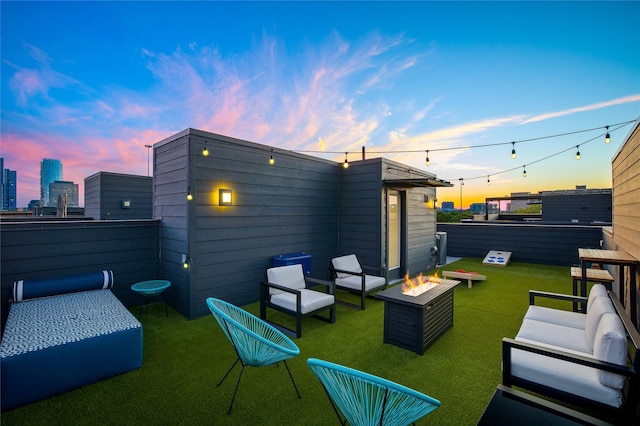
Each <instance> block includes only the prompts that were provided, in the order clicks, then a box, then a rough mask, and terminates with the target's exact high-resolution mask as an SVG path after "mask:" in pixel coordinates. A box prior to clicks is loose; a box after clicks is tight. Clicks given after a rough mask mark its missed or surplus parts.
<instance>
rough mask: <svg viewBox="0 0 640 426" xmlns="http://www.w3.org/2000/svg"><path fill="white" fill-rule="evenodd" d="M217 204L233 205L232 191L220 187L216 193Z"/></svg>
mask: <svg viewBox="0 0 640 426" xmlns="http://www.w3.org/2000/svg"><path fill="white" fill-rule="evenodd" d="M218 195H219V198H218V205H220V206H231V205H233V191H232V190H230V189H221V190H220V191H219V193H218Z"/></svg>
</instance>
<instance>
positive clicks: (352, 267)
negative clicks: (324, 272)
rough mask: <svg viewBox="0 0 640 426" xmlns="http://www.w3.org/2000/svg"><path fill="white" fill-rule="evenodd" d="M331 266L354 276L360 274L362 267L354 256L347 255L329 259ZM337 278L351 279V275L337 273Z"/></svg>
mask: <svg viewBox="0 0 640 426" xmlns="http://www.w3.org/2000/svg"><path fill="white" fill-rule="evenodd" d="M331 264H332V265H333V267H334V268H335V269H341V270H343V271H351V272H355V273H356V274H360V273H362V267H361V266H360V262H358V258H357V257H356V255H355V254H348V255H346V256H341V257H336V258H334V259H331ZM336 275H337V276H338V278H346V277H352V276H353V275H349V274H345V273H342V272H337V273H336Z"/></svg>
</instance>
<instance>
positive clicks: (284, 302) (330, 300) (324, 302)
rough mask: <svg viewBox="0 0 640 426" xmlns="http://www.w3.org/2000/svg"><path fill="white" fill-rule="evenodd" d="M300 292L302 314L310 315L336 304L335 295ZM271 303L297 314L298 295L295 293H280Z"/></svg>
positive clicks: (304, 290)
mask: <svg viewBox="0 0 640 426" xmlns="http://www.w3.org/2000/svg"><path fill="white" fill-rule="evenodd" d="M299 291H300V313H301V314H308V313H309V312H313V311H315V310H318V309H320V308H324V307H327V306H331V305H333V304H334V302H335V299H334V297H333V294H327V293H322V292H320V291H315V290H308V289H301V290H299ZM271 303H273V304H274V305H278V306H281V307H283V308H285V309H288V310H290V311H293V312H296V295H295V294H293V293H286V292H279V293H278V294H274V295H272V296H271Z"/></svg>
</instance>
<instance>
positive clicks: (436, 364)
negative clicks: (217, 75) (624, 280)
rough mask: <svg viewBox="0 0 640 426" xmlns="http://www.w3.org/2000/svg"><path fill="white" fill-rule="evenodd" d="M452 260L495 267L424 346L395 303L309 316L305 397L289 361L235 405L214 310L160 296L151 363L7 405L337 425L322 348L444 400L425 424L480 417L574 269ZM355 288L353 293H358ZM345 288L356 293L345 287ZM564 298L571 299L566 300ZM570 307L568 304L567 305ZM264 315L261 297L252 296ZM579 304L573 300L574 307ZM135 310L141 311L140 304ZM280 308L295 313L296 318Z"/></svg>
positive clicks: (39, 410)
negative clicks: (176, 306)
mask: <svg viewBox="0 0 640 426" xmlns="http://www.w3.org/2000/svg"><path fill="white" fill-rule="evenodd" d="M443 269H453V270H455V269H465V270H467V271H476V272H479V273H481V274H483V275H486V276H487V280H486V281H484V282H480V283H477V284H475V285H474V286H473V288H471V289H469V288H467V286H466V285H459V286H458V287H457V288H456V289H455V292H454V325H453V327H452V328H451V329H449V330H448V331H447V332H446V333H445V334H444V335H443V336H442V337H441V338H440V339H438V340H437V341H436V342H435V343H434V344H433V346H431V347H430V348H429V349H428V350H427V351H426V352H425V354H424V355H422V356H421V355H418V354H416V353H415V352H411V351H408V350H405V349H402V348H398V347H396V346H393V345H389V344H384V343H383V337H382V333H383V314H384V312H383V311H384V308H383V302H382V301H380V300H375V299H370V301H369V302H368V304H367V309H366V310H364V311H357V310H354V309H350V308H348V307H344V306H338V311H337V322H336V323H335V324H328V323H326V322H323V321H317V320H315V319H313V318H308V319H305V321H304V330H305V334H304V337H302V338H300V339H297V340H296V344H297V345H298V346H299V347H300V351H301V353H300V356H298V357H297V358H294V359H292V360H290V361H289V366H290V368H291V370H292V374H293V376H294V378H295V380H296V383H297V384H298V387H299V389H300V393H301V394H302V397H303V399H301V400H299V399H298V398H297V396H296V394H295V392H294V390H293V388H292V386H291V383H290V382H289V380H288V378H287V377H286V371H285V369H284V368H278V367H268V368H262V369H249V370H248V371H247V372H245V378H244V380H243V382H242V383H241V386H240V389H239V393H238V396H237V398H236V402H235V406H234V411H233V413H232V414H231V415H227V414H226V411H227V408H228V403H229V401H230V398H231V394H232V392H233V388H234V386H235V378H236V377H237V374H238V371H237V370H235V371H234V372H233V373H232V377H231V379H232V380H228V381H225V382H224V383H223V385H222V386H221V387H219V388H218V387H216V383H217V382H218V381H219V380H220V379H221V377H222V375H224V373H225V372H226V370H227V369H228V367H229V365H231V363H232V362H233V361H234V360H235V357H236V355H235V353H234V352H233V349H232V347H231V345H230V344H229V343H228V341H227V339H226V337H225V336H224V334H223V333H222V331H221V329H220V327H218V325H217V324H216V322H215V320H214V319H213V317H212V316H206V317H202V318H199V319H196V320H191V321H189V320H187V319H186V318H185V317H183V316H182V315H180V314H179V313H177V312H176V311H171V312H170V316H169V318H167V317H166V316H165V314H164V307H163V306H162V305H157V306H156V307H155V308H156V309H157V310H155V309H154V307H152V308H151V310H150V311H149V313H148V314H147V313H144V314H143V315H142V318H141V321H142V323H143V327H144V363H143V366H142V368H140V369H139V370H135V371H132V372H130V373H126V374H123V375H120V376H116V377H113V378H111V379H107V380H104V381H101V382H99V383H95V384H92V385H89V386H85V387H83V388H80V389H77V390H74V391H71V392H68V393H65V394H63V395H59V396H56V397H53V398H49V399H46V400H43V401H40V402H37V403H34V404H30V405H27V406H24V407H21V408H18V409H15V410H12V411H9V412H5V413H3V414H2V422H3V424H6V425H17V424H45V423H46V424H86V423H87V422H88V421H89V419H90V420H91V422H92V423H96V424H143V423H144V424H305V425H312V424H317V425H326V424H336V418H335V414H334V412H333V410H332V408H331V405H330V403H329V401H328V399H327V397H326V396H325V394H324V391H323V390H322V387H321V385H320V383H319V382H318V381H317V379H316V378H315V377H314V376H313V375H312V373H311V371H310V370H309V368H308V367H307V365H306V360H307V358H311V357H314V358H319V359H324V360H327V361H332V362H336V363H339V364H342V365H345V366H348V367H352V368H355V369H359V370H362V371H365V372H368V373H372V374H374V375H378V376H381V377H384V378H387V379H389V380H392V381H395V382H398V383H400V384H403V385H405V386H408V387H410V388H413V389H415V390H417V391H419V392H422V393H425V394H427V395H430V396H432V397H434V398H436V399H439V400H440V401H441V402H442V406H441V407H440V408H439V409H437V410H436V411H435V412H433V413H431V414H429V415H428V416H427V417H425V418H424V419H423V420H422V421H420V422H418V424H439V425H463V424H464V425H468V424H475V423H476V422H477V421H478V419H479V418H480V417H481V415H482V413H483V411H484V408H485V407H486V405H487V403H488V402H489V400H490V399H491V396H492V394H493V392H494V390H495V388H496V386H497V385H498V384H499V383H501V367H500V363H501V339H502V338H503V337H514V336H515V333H516V332H517V330H518V327H519V326H520V323H521V321H522V318H523V315H524V313H525V311H526V309H527V306H528V290H529V289H538V290H544V291H553V292H561V293H570V292H571V277H570V272H569V267H563V266H547V265H539V264H527V263H520V262H512V263H511V264H510V265H509V266H508V267H506V268H502V267H495V266H487V265H482V259H477V258H465V259H462V260H459V261H457V262H455V263H452V264H450V265H447V266H446V267H444V268H443ZM346 296H348V295H346ZM341 297H345V295H341ZM559 306H564V305H559ZM565 307H566V306H565ZM244 308H245V309H247V310H248V311H250V312H252V313H254V314H258V312H259V306H258V304H257V303H254V304H251V305H247V306H244ZM566 308H569V307H566ZM131 309H132V312H134V313H136V314H137V313H138V310H137V309H136V308H135V307H134V306H132V307H131ZM274 317H275V318H277V319H278V320H279V321H282V322H283V323H286V322H287V321H290V320H291V319H290V317H288V316H284V315H283V316H282V317H281V318H279V317H278V316H277V314H274Z"/></svg>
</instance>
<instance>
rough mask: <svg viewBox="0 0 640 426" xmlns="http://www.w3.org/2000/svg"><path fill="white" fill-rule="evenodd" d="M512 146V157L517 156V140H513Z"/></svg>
mask: <svg viewBox="0 0 640 426" xmlns="http://www.w3.org/2000/svg"><path fill="white" fill-rule="evenodd" d="M511 145H512V148H511V158H516V143H515V142H511Z"/></svg>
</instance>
